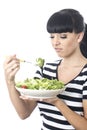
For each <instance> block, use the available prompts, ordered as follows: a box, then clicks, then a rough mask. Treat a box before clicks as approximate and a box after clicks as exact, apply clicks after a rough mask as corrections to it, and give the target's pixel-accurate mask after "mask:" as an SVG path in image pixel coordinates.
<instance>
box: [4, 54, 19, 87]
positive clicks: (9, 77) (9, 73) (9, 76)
mask: <svg viewBox="0 0 87 130" xmlns="http://www.w3.org/2000/svg"><path fill="white" fill-rule="evenodd" d="M19 69H20V61H19V59H17V57H16V55H12V56H8V57H6V60H5V61H4V73H5V79H6V83H7V84H9V85H11V84H14V79H15V74H16V73H17V71H18V70H19Z"/></svg>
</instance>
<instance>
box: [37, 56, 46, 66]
mask: <svg viewBox="0 0 87 130" xmlns="http://www.w3.org/2000/svg"><path fill="white" fill-rule="evenodd" d="M44 62H45V60H44V59H43V58H37V59H36V65H37V66H39V67H43V65H44Z"/></svg>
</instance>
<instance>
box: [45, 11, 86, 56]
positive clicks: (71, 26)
mask: <svg viewBox="0 0 87 130" xmlns="http://www.w3.org/2000/svg"><path fill="white" fill-rule="evenodd" d="M47 31H48V32H49V33H63V32H71V33H72V32H75V33H80V32H85V34H84V37H83V40H82V42H81V45H80V49H81V52H82V54H83V55H84V56H85V57H87V25H86V24H85V22H84V18H83V16H82V15H81V14H80V12H79V11H77V10H75V9H63V10H60V11H58V12H56V13H54V14H53V15H52V16H51V17H50V18H49V20H48V22H47Z"/></svg>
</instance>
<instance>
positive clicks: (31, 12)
mask: <svg viewBox="0 0 87 130" xmlns="http://www.w3.org/2000/svg"><path fill="white" fill-rule="evenodd" d="M63 8H74V9H77V10H79V11H80V12H81V14H82V15H83V16H84V18H85V21H87V6H86V0H75V1H74V0H31V1H30V0H0V129H2V130H5V129H8V130H15V129H16V130H18V129H19V130H40V125H41V123H40V117H39V111H38V109H37V108H36V109H35V111H34V112H33V113H32V115H31V117H29V118H27V119H26V120H21V119H20V118H19V117H18V115H17V113H16V111H15V109H14V107H13V106H12V104H11V101H10V98H9V95H8V91H7V87H6V84H5V81H4V73H3V61H4V58H5V57H6V56H7V55H9V54H16V55H17V56H18V57H20V58H24V59H28V60H31V61H32V60H34V59H35V58H37V57H43V58H45V59H46V60H53V59H56V58H57V55H56V53H55V52H54V50H53V48H52V47H51V43H50V39H49V34H48V33H47V31H46V22H47V20H48V18H49V17H50V15H51V14H52V13H54V12H55V11H58V10H60V9H63ZM29 71H30V72H31V69H30V70H29Z"/></svg>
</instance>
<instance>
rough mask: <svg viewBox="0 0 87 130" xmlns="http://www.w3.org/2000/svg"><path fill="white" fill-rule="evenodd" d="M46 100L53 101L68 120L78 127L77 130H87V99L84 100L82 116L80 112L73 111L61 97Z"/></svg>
mask: <svg viewBox="0 0 87 130" xmlns="http://www.w3.org/2000/svg"><path fill="white" fill-rule="evenodd" d="M44 101H46V102H49V103H52V104H53V105H55V106H56V107H57V108H58V109H59V110H60V111H61V113H62V114H63V115H64V117H65V118H66V119H67V121H68V122H69V123H70V124H71V125H72V126H73V127H74V128H75V129H76V130H87V100H84V101H83V108H84V116H83V117H82V116H80V115H79V114H77V113H75V112H74V111H72V110H71V109H70V108H69V107H68V106H67V105H66V104H65V103H64V102H63V101H62V100H61V99H58V98H55V99H53V100H52V99H51V100H50V99H46V100H44Z"/></svg>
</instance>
